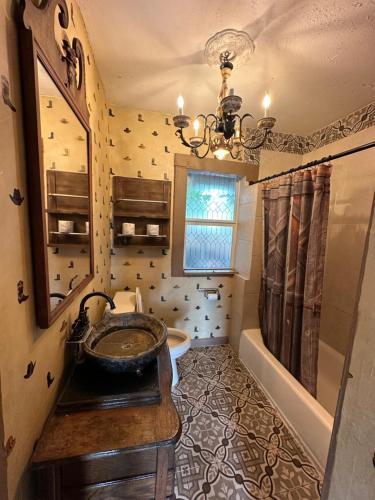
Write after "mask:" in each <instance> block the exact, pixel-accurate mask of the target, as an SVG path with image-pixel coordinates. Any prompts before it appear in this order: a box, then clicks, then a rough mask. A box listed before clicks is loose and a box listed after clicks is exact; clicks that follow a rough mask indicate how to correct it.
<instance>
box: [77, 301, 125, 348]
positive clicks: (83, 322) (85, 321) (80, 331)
mask: <svg viewBox="0 0 375 500" xmlns="http://www.w3.org/2000/svg"><path fill="white" fill-rule="evenodd" d="M96 296H98V297H103V298H105V299H106V301H107V302H108V303H109V305H110V308H111V310H112V309H115V308H116V306H115V303H114V302H113V300H112V299H111V297H109V296H108V295H106V294H105V293H103V292H91V293H88V294H87V295H85V296H84V297H83V299H82V300H81V303H80V305H79V314H78V318H77V319H76V320H75V321H74V323H73V325H72V336H71V337H70V339H69V340H70V341H76V340H80V339H81V338H82V337H83V336H84V334H85V333H86V331H87V329H88V327H89V325H90V321H89V317H88V315H87V309H88V307H85V304H86V301H87V300H88V299H90V298H91V297H96Z"/></svg>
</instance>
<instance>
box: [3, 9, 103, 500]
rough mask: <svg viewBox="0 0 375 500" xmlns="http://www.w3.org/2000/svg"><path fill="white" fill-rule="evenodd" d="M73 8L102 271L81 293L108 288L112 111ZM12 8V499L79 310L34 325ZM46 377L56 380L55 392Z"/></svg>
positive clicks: (7, 40)
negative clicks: (81, 59) (40, 325)
mask: <svg viewBox="0 0 375 500" xmlns="http://www.w3.org/2000/svg"><path fill="white" fill-rule="evenodd" d="M67 3H68V7H69V12H72V13H73V19H74V25H73V24H71V27H70V33H69V36H70V38H71V36H72V35H73V34H74V35H75V36H77V37H78V38H79V39H80V40H81V42H82V44H83V49H84V53H85V55H86V79H87V100H88V103H89V108H90V124H91V128H92V131H93V197H94V200H95V201H94V224H95V229H96V231H95V237H94V251H95V263H96V269H95V279H94V281H92V282H91V283H90V285H89V286H88V287H87V289H86V290H85V291H84V292H83V293H82V295H83V294H84V293H87V292H88V291H91V290H92V289H93V288H96V289H98V290H99V289H100V290H103V289H107V290H109V277H110V260H109V259H110V256H109V252H110V249H109V167H108V160H107V141H108V139H107V137H108V136H107V132H108V131H107V117H108V110H107V109H106V101H105V95H104V91H103V88H102V84H101V81H100V78H99V75H98V73H97V70H96V68H95V62H94V57H93V54H92V52H91V48H90V46H89V42H88V39H87V35H86V31H85V27H84V23H83V21H82V19H81V16H80V13H79V10H78V8H77V6H76V4H75V3H74V2H73V5H72V6H71V2H70V1H68V2H67ZM14 4H15V2H12V1H11V0H2V1H1V11H0V74H1V82H0V84H1V91H2V97H1V96H0V151H1V166H0V173H1V183H0V186H1V194H0V212H1V214H2V224H1V230H2V238H1V244H0V262H1V295H2V299H1V301H0V317H1V331H0V370H1V373H0V376H1V392H2V394H1V397H2V413H3V420H4V431H5V438H4V441H5V443H8V457H7V468H8V472H7V476H8V490H9V498H13V497H14V494H15V491H16V489H17V487H18V486H20V484H21V481H20V478H21V476H22V474H23V471H24V469H25V467H26V465H27V463H28V460H29V457H30V455H31V452H32V448H33V445H34V443H35V440H36V439H37V438H38V436H39V434H40V432H41V429H42V426H43V425H44V422H45V419H46V417H47V415H48V412H49V410H50V408H51V406H52V404H53V401H54V398H55V396H56V392H57V389H58V385H59V379H60V376H61V373H62V370H63V366H64V358H63V354H64V340H65V336H66V334H67V328H68V325H69V323H70V321H71V320H72V319H74V318H75V317H76V315H77V309H78V304H79V298H77V299H76V300H75V301H74V302H73V304H72V305H71V306H70V307H69V308H68V309H67V310H66V311H65V312H64V313H63V314H62V316H61V317H60V318H59V319H58V320H57V321H56V323H55V324H54V325H52V326H51V328H49V329H48V330H40V329H39V328H37V327H36V324H35V315H34V298H33V276H32V272H31V250H30V235H29V223H28V198H27V191H26V167H27V160H26V159H25V157H24V144H23V130H22V102H21V97H20V75H19V72H18V64H17V60H18V54H17V33H16V26H15V23H14V20H13V16H12V6H14ZM14 190H16V191H14ZM17 190H19V193H18V191H17ZM36 279H37V278H36ZM20 282H22V286H23V294H21V295H20V300H21V301H19V296H18V293H17V292H18V289H19V288H20V286H21V285H20ZM82 295H81V296H82ZM89 305H90V312H91V314H92V318H93V319H94V318H95V317H98V314H99V313H100V312H101V307H98V304H97V302H96V301H95V300H91V303H90V304H89ZM30 362H32V363H35V367H34V371H33V373H32V375H31V376H29V377H27V376H26V377H25V375H26V374H27V367H28V365H29V363H30ZM48 372H50V376H51V380H53V382H52V384H51V385H50V386H49V387H48V384H47V374H48ZM0 418H1V417H0ZM0 434H1V432H0ZM2 444H3V443H1V445H2ZM1 488H2V489H5V485H4V484H1Z"/></svg>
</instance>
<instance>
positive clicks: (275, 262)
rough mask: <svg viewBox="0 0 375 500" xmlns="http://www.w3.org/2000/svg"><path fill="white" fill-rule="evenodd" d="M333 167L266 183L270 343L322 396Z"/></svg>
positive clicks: (264, 301)
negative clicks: (321, 334)
mask: <svg viewBox="0 0 375 500" xmlns="http://www.w3.org/2000/svg"><path fill="white" fill-rule="evenodd" d="M329 189H330V167H329V166H327V165H321V166H319V167H316V168H314V169H310V170H304V171H300V172H296V173H294V174H291V175H285V176H283V177H280V178H278V179H276V180H274V181H272V182H271V183H267V184H264V185H263V190H262V193H263V224H264V231H263V235H264V241H263V269H262V280H261V291H260V301H259V318H260V325H261V330H262V335H263V339H264V343H265V345H266V346H267V348H268V349H269V350H270V351H271V352H272V353H273V355H274V356H275V357H276V358H277V359H278V360H279V361H280V362H281V363H282V364H283V365H284V366H285V368H287V369H288V370H289V371H290V372H291V373H292V375H294V377H295V378H296V379H297V380H299V381H300V382H301V383H302V385H303V386H304V387H305V388H306V389H307V390H308V391H309V392H310V393H311V394H312V395H313V396H314V397H316V381H317V365H318V347H319V323H320V308H321V301H322V287H323V270H324V254H325V242H326V235H327V223H328V210H329Z"/></svg>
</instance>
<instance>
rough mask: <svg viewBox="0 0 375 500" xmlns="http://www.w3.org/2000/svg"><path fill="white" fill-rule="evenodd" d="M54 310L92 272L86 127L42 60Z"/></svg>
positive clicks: (42, 117)
mask: <svg viewBox="0 0 375 500" xmlns="http://www.w3.org/2000/svg"><path fill="white" fill-rule="evenodd" d="M38 82H39V89H38V90H39V107H40V131H41V136H42V145H43V151H42V154H43V173H44V196H45V199H44V207H45V224H46V233H45V234H46V241H45V244H46V246H47V254H48V274H49V294H50V307H51V310H53V309H55V308H56V307H57V306H58V305H59V304H60V303H61V302H62V301H63V300H64V299H65V298H66V297H67V296H68V295H69V294H70V293H72V291H73V290H74V289H75V288H76V287H77V286H78V285H79V284H80V283H81V282H82V280H83V279H85V277H86V276H88V275H89V274H90V262H91V259H90V202H89V193H90V188H89V175H88V137H87V132H86V129H85V128H84V127H83V126H82V124H81V122H80V121H79V119H78V118H77V116H76V115H75V113H74V112H73V110H72V109H71V108H70V107H69V105H68V103H67V101H66V100H65V99H64V97H63V96H62V94H61V93H60V91H59V89H58V88H57V86H56V85H55V83H54V82H53V80H52V79H51V77H50V76H49V74H48V73H47V71H46V70H45V68H44V67H43V65H42V64H41V62H40V61H39V60H38Z"/></svg>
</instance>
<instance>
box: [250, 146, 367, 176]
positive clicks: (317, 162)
mask: <svg viewBox="0 0 375 500" xmlns="http://www.w3.org/2000/svg"><path fill="white" fill-rule="evenodd" d="M374 147H375V141H373V142H368V143H367V144H362V146H357V147H356V148H352V149H347V150H345V151H341V153H336V154H334V155H328V156H323V158H320V160H313V161H310V162H309V163H305V164H304V165H299V166H298V167H293V168H290V169H289V170H284V171H283V172H278V173H277V174H274V175H269V176H268V177H263V179H258V180H257V181H250V182H249V184H250V186H252V185H253V184H259V183H260V182H265V181H269V180H271V179H275V178H276V177H282V176H283V175H287V174H291V173H293V172H298V170H304V169H305V168H310V167H315V166H316V165H320V164H322V163H326V162H330V161H332V160H337V158H342V157H343V156H349V155H352V154H354V153H359V152H360V151H364V150H365V149H370V148H374Z"/></svg>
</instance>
